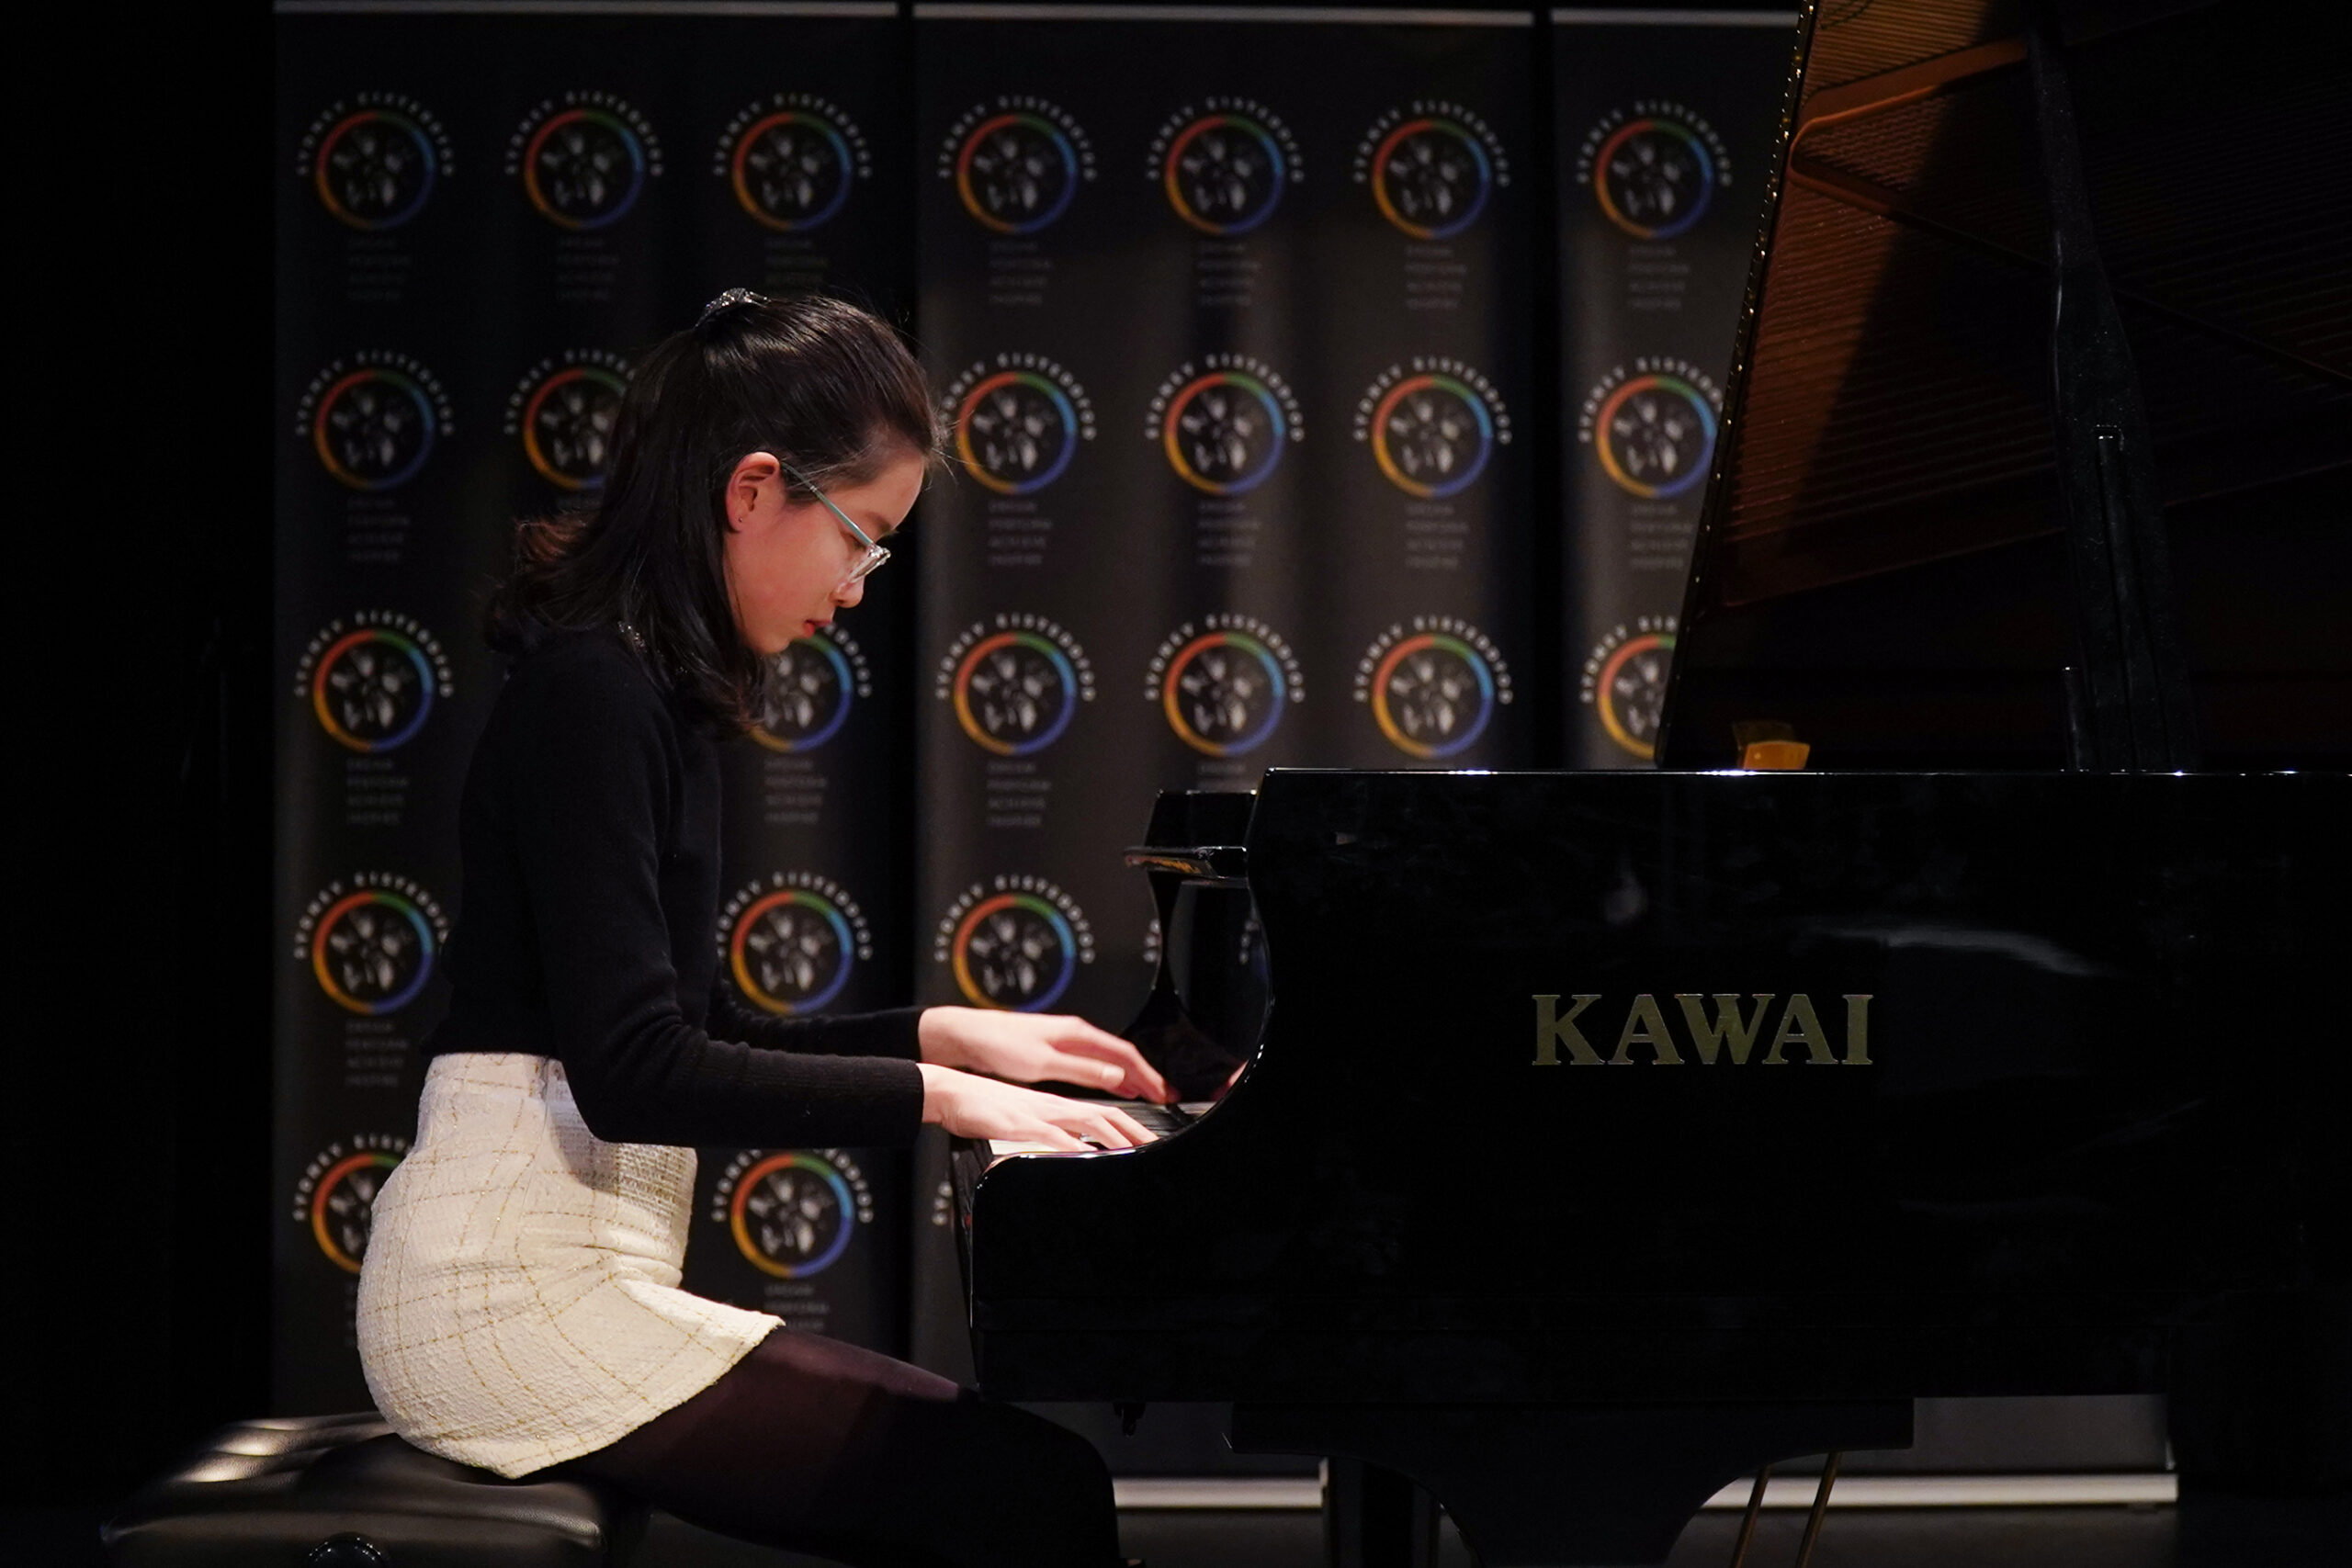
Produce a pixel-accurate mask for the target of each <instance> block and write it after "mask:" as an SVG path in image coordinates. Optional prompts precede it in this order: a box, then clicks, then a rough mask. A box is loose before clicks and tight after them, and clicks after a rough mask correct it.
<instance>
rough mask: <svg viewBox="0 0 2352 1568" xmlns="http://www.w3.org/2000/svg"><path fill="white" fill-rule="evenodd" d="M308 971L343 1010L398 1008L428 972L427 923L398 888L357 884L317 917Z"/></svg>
mask: <svg viewBox="0 0 2352 1568" xmlns="http://www.w3.org/2000/svg"><path fill="white" fill-rule="evenodd" d="M311 973H312V974H313V975H316V976H318V979H319V987H320V988H321V989H322V990H323V991H325V992H326V994H327V995H328V996H329V997H330V998H334V1004H335V1005H336V1006H337V1007H340V1008H342V1009H344V1010H345V1011H347V1012H356V1013H359V1014H362V1015H364V1016H368V1017H375V1016H377V1015H379V1014H382V1013H388V1012H398V1011H399V1010H401V1009H402V1008H404V1007H406V1006H408V1004H409V1003H411V1002H413V1001H414V1000H415V999H416V997H417V993H418V992H420V991H422V990H424V983H425V981H427V980H429V979H431V978H432V977H433V928H432V926H431V925H430V924H428V923H427V922H426V920H425V919H424V912H423V911H421V910H420V909H418V908H417V907H416V906H415V905H414V904H412V903H410V902H409V901H408V900H407V899H406V898H403V897H401V896H400V895H399V894H397V893H392V892H388V891H386V890H385V889H383V888H380V887H370V888H366V889H363V890H362V891H360V892H357V893H354V894H351V895H349V896H348V897H345V898H342V899H340V900H338V901H337V902H336V903H335V905H334V907H333V908H330V909H328V910H327V912H326V913H325V914H324V915H322V916H321V917H320V918H319V923H318V926H317V928H316V930H315V931H313V932H312V934H311Z"/></svg>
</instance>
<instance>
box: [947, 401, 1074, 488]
mask: <svg viewBox="0 0 2352 1568" xmlns="http://www.w3.org/2000/svg"><path fill="white" fill-rule="evenodd" d="M1077 450H1078V411H1077V410H1076V409H1075V408H1073V407H1072V406H1071V405H1070V400H1069V394H1068V393H1067V392H1064V391H1063V390H1062V389H1060V388H1059V387H1057V386H1055V385H1054V384H1053V383H1052V382H1051V381H1049V380H1047V379H1046V378H1045V377H1043V376H1039V375H1036V374H1035V373H1034V372H1032V371H1027V370H1004V371H1000V372H998V373H997V374H996V375H994V376H991V377H989V378H988V379H987V380H985V381H982V382H981V383H980V384H979V385H978V386H977V387H974V388H973V389H971V390H970V391H969V392H967V393H966V394H964V401H963V405H962V406H961V407H959V408H958V409H957V410H956V456H957V457H961V458H963V459H964V466H965V468H968V469H970V470H971V474H972V477H973V478H974V479H978V480H979V481H980V482H981V483H982V484H984V485H986V486H988V487H989V489H990V490H992V491H996V492H997V493H998V494H999V495H1027V494H1029V493H1031V492H1032V491H1040V490H1043V489H1045V488H1046V486H1047V485H1049V484H1051V483H1053V482H1054V481H1055V480H1056V479H1059V478H1061V475H1062V470H1063V469H1064V468H1069V460H1070V457H1071V456H1072V455H1073V454H1075V453H1076V452H1077Z"/></svg>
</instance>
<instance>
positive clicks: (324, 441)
mask: <svg viewBox="0 0 2352 1568" xmlns="http://www.w3.org/2000/svg"><path fill="white" fill-rule="evenodd" d="M434 434H435V422H434V418H433V400H432V399H431V398H429V397H427V396H426V395H425V391H424V388H423V387H421V386H419V385H418V384H417V383H416V382H415V381H414V380H413V379H411V378H409V377H406V376H403V375H401V373H400V372H399V371H397V370H391V369H387V368H385V367H382V366H370V367H368V368H367V369H364V370H355V371H353V372H352V373H351V374H350V375H348V376H345V377H344V378H342V379H341V380H339V381H337V382H336V383H335V384H334V386H332V387H329V388H328V389H326V392H325V394H324V395H323V396H322V397H321V398H320V399H319V412H317V414H316V415H314V416H313V417H312V419H311V446H314V447H315V448H317V450H318V454H319V461H320V462H322V463H323V464H325V465H326V470H327V472H328V473H330V474H333V475H334V477H335V479H337V481H339V482H340V483H343V484H345V485H348V486H350V487H351V488H352V489H353V490H359V491H378V490H390V489H391V488H392V487H393V486H395V485H400V484H405V483H406V482H407V481H408V480H410V479H413V478H415V477H416V471H417V470H418V469H419V468H423V467H424V459H425V458H426V457H430V456H431V455H432V452H433V437H434Z"/></svg>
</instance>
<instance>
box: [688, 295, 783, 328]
mask: <svg viewBox="0 0 2352 1568" xmlns="http://www.w3.org/2000/svg"><path fill="white" fill-rule="evenodd" d="M767 302H768V300H767V297H766V296H765V295H763V294H754V293H752V291H751V290H750V289H748V288H730V289H729V290H728V291H727V292H726V293H724V294H722V295H720V296H719V297H718V299H713V300H712V301H711V302H710V303H709V304H707V305H705V306H704V307H703V308H702V314H701V315H700V316H698V317H696V318H695V326H697V327H699V326H703V325H705V324H707V322H708V321H709V320H710V319H711V318H712V317H713V316H716V315H717V314H718V313H719V312H720V311H721V310H733V309H734V308H735V307H736V306H738V305H764V304H766V303H767Z"/></svg>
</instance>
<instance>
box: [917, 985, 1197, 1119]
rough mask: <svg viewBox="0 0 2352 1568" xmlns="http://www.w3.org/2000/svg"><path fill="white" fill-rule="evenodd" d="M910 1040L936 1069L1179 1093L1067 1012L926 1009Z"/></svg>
mask: <svg viewBox="0 0 2352 1568" xmlns="http://www.w3.org/2000/svg"><path fill="white" fill-rule="evenodd" d="M915 1038H916V1040H917V1041H918V1042H919V1043H920V1044H921V1046H922V1059H923V1060H924V1061H926V1062H929V1063H931V1064H932V1065H933V1066H941V1067H960V1068H962V1069H963V1070H965V1071H966V1072H973V1073H986V1074H988V1075H989V1077H998V1078H1009V1079H1011V1080H1012V1082H1014V1083H1043V1082H1046V1081H1047V1080H1049V1079H1050V1080H1051V1081H1053V1082H1056V1083H1068V1084H1077V1085H1079V1086H1080V1087H1081V1088H1084V1089H1101V1090H1103V1091H1105V1092H1107V1093H1111V1094H1116V1095H1120V1096H1123V1097H1125V1098H1126V1099H1129V1100H1152V1101H1154V1102H1156V1103H1158V1104H1161V1105H1165V1104H1167V1103H1168V1102H1169V1101H1170V1100H1174V1099H1175V1098H1176V1094H1175V1091H1174V1090H1173V1089H1170V1088H1169V1087H1168V1080H1167V1079H1165V1078H1163V1077H1160V1076H1159V1073H1158V1072H1156V1071H1154V1070H1153V1068H1152V1066H1151V1064H1150V1063H1149V1062H1147V1061H1145V1060H1144V1059H1143V1053H1142V1052H1140V1051H1137V1050H1136V1048H1135V1047H1134V1046H1133V1045H1130V1044H1129V1043H1127V1042H1125V1041H1124V1040H1122V1039H1120V1038H1119V1037H1118V1036H1117V1035H1115V1034H1113V1033H1110V1032H1107V1031H1104V1030H1101V1029H1097V1028H1095V1027H1094V1025H1092V1024H1091V1023H1089V1022H1087V1021H1085V1020H1084V1019H1082V1018H1073V1017H1071V1016H1069V1014H1067V1013H1033V1012H994V1011H990V1010H987V1009H983V1008H944V1007H943V1008H925V1009H924V1010H923V1013H922V1020H921V1021H919V1022H918V1023H917V1025H916V1027H915Z"/></svg>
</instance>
